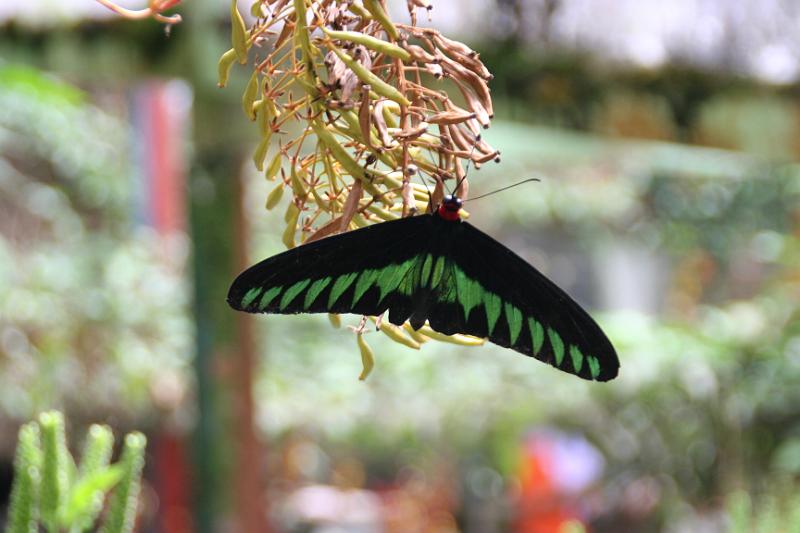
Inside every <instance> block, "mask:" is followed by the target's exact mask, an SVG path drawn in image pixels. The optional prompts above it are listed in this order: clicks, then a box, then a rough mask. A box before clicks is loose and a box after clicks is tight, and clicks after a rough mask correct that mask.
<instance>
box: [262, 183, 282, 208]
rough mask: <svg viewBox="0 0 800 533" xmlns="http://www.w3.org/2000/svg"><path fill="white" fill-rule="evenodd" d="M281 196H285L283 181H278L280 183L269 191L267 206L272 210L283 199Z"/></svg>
mask: <svg viewBox="0 0 800 533" xmlns="http://www.w3.org/2000/svg"><path fill="white" fill-rule="evenodd" d="M281 198H283V182H280V183H278V185H277V186H276V187H275V188H274V189H272V191H271V192H270V193H269V195H268V196H267V201H266V204H265V207H266V208H267V209H270V210H271V209H272V208H274V207H275V206H276V205H278V202H280V201H281Z"/></svg>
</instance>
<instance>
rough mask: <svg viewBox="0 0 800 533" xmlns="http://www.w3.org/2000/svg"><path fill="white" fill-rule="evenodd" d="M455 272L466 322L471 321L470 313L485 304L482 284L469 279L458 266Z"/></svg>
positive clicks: (459, 298)
mask: <svg viewBox="0 0 800 533" xmlns="http://www.w3.org/2000/svg"><path fill="white" fill-rule="evenodd" d="M453 270H455V277H456V287H457V289H458V290H457V298H458V302H459V303H460V304H461V307H462V308H463V309H464V320H469V313H470V311H472V310H473V309H474V308H475V307H477V306H478V305H480V304H481V302H483V295H482V293H483V289H482V288H481V286H480V284H479V283H478V282H477V281H475V280H473V279H471V278H469V277H468V276H467V275H466V274H465V273H464V271H463V270H461V269H460V268H458V267H457V266H455V267H453Z"/></svg>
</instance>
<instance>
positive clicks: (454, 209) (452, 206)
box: [436, 194, 462, 222]
mask: <svg viewBox="0 0 800 533" xmlns="http://www.w3.org/2000/svg"><path fill="white" fill-rule="evenodd" d="M461 204H462V202H461V198H459V197H458V196H453V195H452V194H448V195H447V196H445V197H444V199H443V200H442V203H441V205H440V206H439V209H438V210H437V211H436V213H437V214H438V215H439V216H440V217H442V218H443V219H445V220H448V221H450V222H456V221H459V220H461V217H459V216H458V212H459V211H460V210H461Z"/></svg>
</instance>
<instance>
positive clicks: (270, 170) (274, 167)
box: [264, 150, 283, 181]
mask: <svg viewBox="0 0 800 533" xmlns="http://www.w3.org/2000/svg"><path fill="white" fill-rule="evenodd" d="M282 161H283V153H282V152H281V151H280V150H278V153H277V154H275V157H273V158H272V161H270V163H269V166H268V167H267V172H266V173H265V174H264V177H266V178H267V179H268V180H270V181H272V180H274V179H275V176H277V175H278V171H279V170H280V169H281V162H282Z"/></svg>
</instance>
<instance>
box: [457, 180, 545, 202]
mask: <svg viewBox="0 0 800 533" xmlns="http://www.w3.org/2000/svg"><path fill="white" fill-rule="evenodd" d="M531 181H542V180H540V179H539V178H528V179H526V180H522V181H520V182H517V183H514V184H511V185H508V186H506V187H502V188H500V189H496V190H494V191H491V192H487V193H486V194H481V195H480V196H476V197H475V198H470V199H469V200H465V202H472V201H475V200H479V199H481V198H486V197H487V196H491V195H493V194H495V193H498V192H502V191H507V190H508V189H511V188H512V187H516V186H517V185H522V184H524V183H530V182H531Z"/></svg>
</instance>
